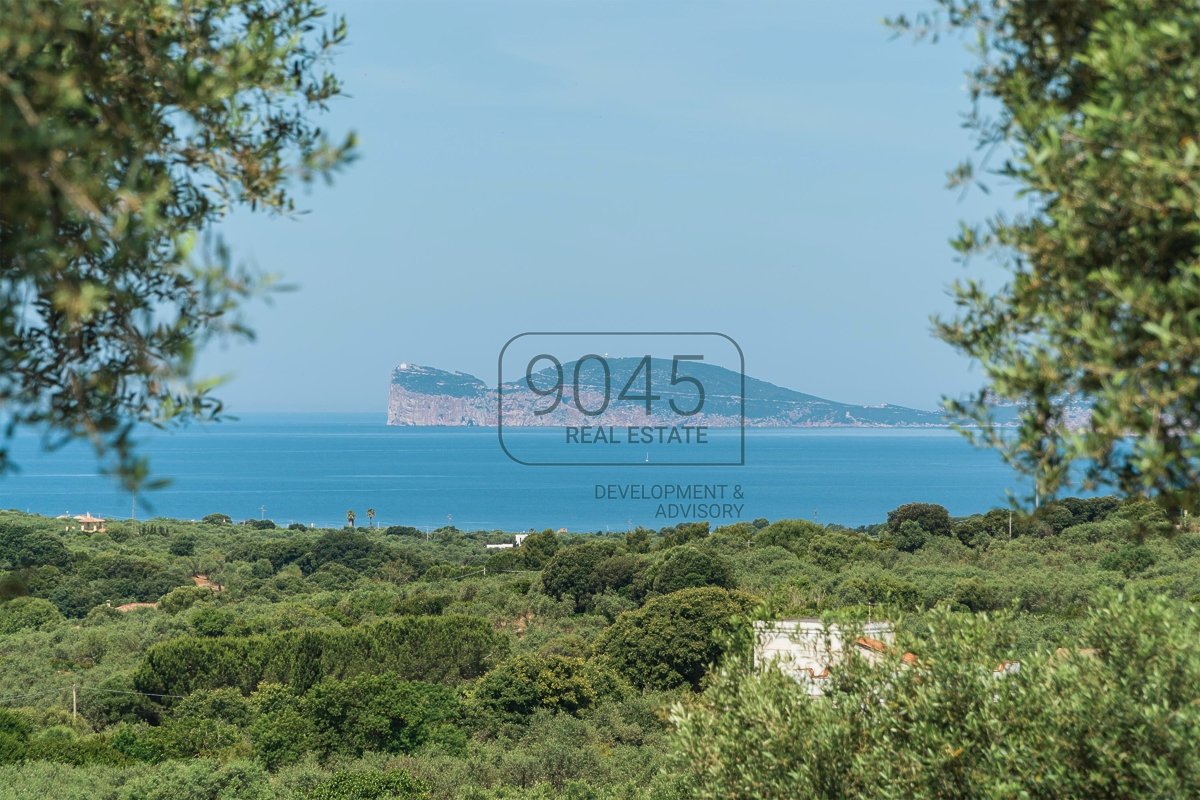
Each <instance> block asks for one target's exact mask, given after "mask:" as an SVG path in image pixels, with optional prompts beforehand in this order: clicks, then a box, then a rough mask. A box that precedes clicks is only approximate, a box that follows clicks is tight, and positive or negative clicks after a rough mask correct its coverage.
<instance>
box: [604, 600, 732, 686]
mask: <svg viewBox="0 0 1200 800" xmlns="http://www.w3.org/2000/svg"><path fill="white" fill-rule="evenodd" d="M753 604H754V601H753V599H752V598H751V597H750V596H749V595H745V594H741V593H739V592H729V591H726V590H725V589H719V588H716V587H704V588H699V589H684V590H683V591H679V592H674V593H672V594H666V595H660V596H658V597H655V598H652V599H651V600H650V601H649V602H648V603H646V605H644V606H643V607H641V608H639V609H637V610H635V611H627V612H625V613H623V614H621V615H620V616H619V617H617V621H616V622H614V623H613V624H612V626H611V627H609V628H608V629H607V630H606V631H604V633H603V634H601V635H600V638H599V639H598V640H597V641H596V646H595V652H596V658H597V660H598V661H599V662H600V663H602V664H604V665H606V666H609V667H611V668H613V669H614V670H615V671H616V672H617V673H618V674H620V675H622V676H623V677H624V678H625V679H626V680H628V681H629V682H630V683H632V684H633V685H634V686H636V687H638V688H641V689H674V688H676V687H678V686H691V687H692V688H693V689H695V688H698V687H699V685H700V679H701V678H703V677H704V675H705V674H706V673H707V672H708V669H709V667H710V666H711V665H712V664H713V663H714V662H715V661H716V660H717V659H718V658H719V657H720V656H721V654H722V653H723V652H724V644H723V641H722V639H723V637H724V636H727V635H728V634H730V633H732V631H733V630H734V628H735V623H734V622H733V619H734V617H736V616H738V615H741V614H744V613H746V612H747V611H748V610H749V609H750V608H751V607H752V606H753Z"/></svg>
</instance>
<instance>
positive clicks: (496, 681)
mask: <svg viewBox="0 0 1200 800" xmlns="http://www.w3.org/2000/svg"><path fill="white" fill-rule="evenodd" d="M623 692H624V682H623V681H622V680H621V679H620V678H618V677H617V675H616V674H615V673H613V672H612V671H611V670H608V669H606V668H604V667H603V666H600V665H597V664H594V663H589V662H587V661H584V660H583V659H579V658H567V657H564V656H557V655H546V656H534V655H519V656H516V657H515V658H512V659H510V660H508V661H506V662H504V663H503V664H500V665H499V666H497V667H496V668H495V669H493V670H492V671H491V672H489V673H488V674H487V675H484V676H483V677H482V678H481V679H480V680H478V681H477V682H476V683H475V684H474V685H473V687H472V689H471V699H472V702H473V704H474V705H475V706H476V707H477V708H479V709H480V710H482V711H483V712H484V714H486V715H488V716H490V717H493V718H495V719H497V720H499V721H501V722H521V721H524V720H526V719H527V718H528V717H530V716H531V715H532V714H533V713H534V711H536V710H537V709H539V708H544V709H548V710H550V711H561V712H565V713H568V714H579V713H581V712H584V711H586V710H588V709H590V708H592V707H593V706H595V705H596V704H597V703H598V702H600V701H601V700H606V699H612V698H614V697H620V696H621V695H622V694H623Z"/></svg>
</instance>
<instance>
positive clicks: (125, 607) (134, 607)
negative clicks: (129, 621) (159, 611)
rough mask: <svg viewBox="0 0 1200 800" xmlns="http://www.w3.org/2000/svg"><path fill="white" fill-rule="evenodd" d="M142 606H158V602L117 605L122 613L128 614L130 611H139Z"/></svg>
mask: <svg viewBox="0 0 1200 800" xmlns="http://www.w3.org/2000/svg"><path fill="white" fill-rule="evenodd" d="M142 608H158V603H126V604H125V605H122V606H117V611H120V612H121V613H122V614H128V613H129V612H130V611H137V610H139V609H142Z"/></svg>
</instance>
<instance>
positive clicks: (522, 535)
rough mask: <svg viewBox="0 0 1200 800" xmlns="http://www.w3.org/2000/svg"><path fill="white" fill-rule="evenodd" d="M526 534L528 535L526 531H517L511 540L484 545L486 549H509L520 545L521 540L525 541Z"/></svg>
mask: <svg viewBox="0 0 1200 800" xmlns="http://www.w3.org/2000/svg"><path fill="white" fill-rule="evenodd" d="M528 536H529V534H528V533H518V534H515V535H514V536H513V541H511V542H499V543H497V544H485V545H484V547H486V548H487V549H488V550H511V549H513V548H514V547H520V546H521V542H523V541H525V539H526V538H527V537H528Z"/></svg>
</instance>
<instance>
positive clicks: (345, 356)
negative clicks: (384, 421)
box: [200, 0, 1002, 414]
mask: <svg viewBox="0 0 1200 800" xmlns="http://www.w3.org/2000/svg"><path fill="white" fill-rule="evenodd" d="M330 7H331V9H332V10H334V11H335V12H336V13H342V14H345V15H346V17H347V18H348V22H349V28H350V36H349V41H348V43H347V45H346V47H345V48H344V49H343V50H342V51H341V52H340V53H339V54H338V56H337V60H336V64H335V71H336V72H337V73H338V74H339V76H340V77H341V78H342V80H343V82H344V84H345V88H346V91H347V93H348V95H349V96H348V97H344V98H339V99H337V100H335V101H334V103H333V105H332V108H331V112H330V113H329V114H328V115H327V116H326V118H325V119H324V121H323V125H324V127H326V128H327V129H328V130H330V131H331V132H332V133H333V134H334V135H335V136H340V135H341V134H343V133H344V132H345V131H347V130H350V129H353V130H354V131H356V132H357V134H358V136H359V139H360V142H361V148H360V158H359V160H358V161H357V162H356V163H355V164H353V165H352V166H351V167H350V168H349V169H348V170H347V171H345V172H344V173H342V174H341V175H340V176H339V177H338V178H337V179H336V180H335V182H334V184H333V185H332V186H324V185H321V184H318V185H317V186H315V187H314V188H313V189H312V190H311V191H304V192H303V193H302V194H301V195H300V205H301V206H302V207H303V208H304V209H305V213H304V214H302V215H299V216H296V217H294V218H272V217H268V216H264V215H261V214H249V213H238V214H236V215H235V216H234V217H232V218H230V219H229V220H228V221H227V222H226V223H225V224H223V226H222V231H221V232H222V234H223V235H224V236H225V237H226V239H227V240H228V241H229V243H230V244H231V246H232V247H233V250H234V253H235V255H236V256H237V257H239V258H240V259H242V260H244V261H246V262H248V263H249V264H251V265H252V266H254V267H255V268H257V269H259V270H262V271H264V272H270V273H278V274H279V275H280V276H281V277H282V278H283V279H284V281H285V282H287V283H289V284H293V285H295V286H296V287H297V288H296V290H295V291H292V292H289V293H287V294H283V295H279V296H277V297H276V298H275V300H274V301H273V302H272V303H271V304H270V305H265V304H261V303H257V304H255V305H253V306H251V307H250V308H249V309H248V317H249V321H250V322H251V324H252V326H253V327H254V328H255V330H256V331H257V339H256V341H255V342H253V343H252V344H231V345H223V346H214V347H211V348H210V349H209V350H208V351H207V352H206V354H205V356H204V358H203V359H202V360H201V363H200V374H202V375H212V374H222V375H231V380H230V382H229V383H227V384H226V385H225V386H224V387H222V389H221V391H220V393H219V394H220V396H221V397H222V399H224V400H225V401H226V403H227V406H228V408H229V410H230V411H231V412H232V413H234V414H236V413H237V412H239V411H245V412H250V411H330V412H342V411H378V412H380V413H383V411H384V410H385V407H386V397H387V384H388V379H389V375H390V372H391V369H392V368H393V367H394V366H395V365H397V364H399V363H401V362H407V363H415V364H423V365H428V366H434V367H439V368H443V369H449V370H461V371H464V372H470V373H473V374H475V375H477V376H479V377H481V378H483V379H484V380H488V381H491V380H494V375H495V371H496V357H497V354H498V352H499V350H500V348H501V347H502V346H503V345H504V343H505V342H506V341H508V340H509V339H510V338H511V337H512V336H514V335H515V334H518V333H521V332H523V331H530V330H717V331H721V332H723V333H726V334H728V335H730V336H732V337H733V338H735V339H736V340H737V341H738V342H739V343H740V345H741V347H742V350H743V351H744V353H745V361H746V371H747V373H748V374H749V375H752V376H754V377H758V378H762V379H764V380H768V381H771V382H773V383H776V384H779V385H782V386H786V387H789V388H793V389H797V390H800V391H803V392H808V393H811V394H816V395H820V396H823V397H826V398H829V399H833V400H838V401H843V402H852V403H862V404H874V403H881V402H891V403H898V404H901V405H908V406H913V407H919V408H934V407H936V406H937V404H938V403H939V398H940V397H941V396H943V395H958V394H961V393H962V392H965V391H968V390H971V389H974V388H976V387H977V386H978V385H979V384H980V382H981V377H980V374H979V372H978V370H977V369H972V368H971V366H970V364H969V363H968V362H967V361H966V360H965V359H964V358H963V357H962V356H960V355H959V354H957V353H956V352H955V351H953V350H952V349H951V348H950V347H949V346H948V345H946V344H944V343H942V342H940V341H938V340H937V339H935V338H934V337H933V336H932V334H931V330H930V327H931V326H930V322H929V317H930V315H931V314H933V313H937V312H948V311H951V310H952V308H953V304H952V302H951V300H950V299H949V296H948V293H947V287H948V285H949V284H950V283H951V281H953V280H954V279H955V278H957V277H960V276H963V275H964V269H965V271H966V272H967V273H969V274H971V275H974V276H977V277H978V276H986V277H987V278H988V280H989V281H992V282H994V281H998V280H1000V279H1001V277H1002V276H999V275H997V274H989V273H988V271H987V268H986V267H985V266H984V265H982V264H974V263H972V264H971V265H968V266H967V267H966V268H964V267H963V266H962V265H960V264H958V263H956V262H955V260H954V257H953V255H954V254H953V251H952V250H951V249H950V247H949V245H948V240H949V238H950V237H951V236H952V235H953V233H954V231H955V230H956V228H957V221H958V220H959V219H961V218H966V219H979V218H980V217H982V216H984V215H985V214H986V213H988V212H989V211H990V210H992V207H993V206H992V204H994V203H995V202H996V201H995V200H993V199H990V198H988V197H986V196H979V197H976V196H968V197H966V198H963V197H962V196H961V195H960V194H959V193H957V192H952V191H948V190H946V189H945V188H944V187H945V173H946V171H947V170H948V169H950V168H951V167H952V166H953V165H954V164H955V163H957V162H958V161H959V160H960V159H962V158H963V157H966V156H968V155H970V154H971V152H972V143H971V140H970V138H969V134H968V132H966V131H964V130H963V129H962V127H961V115H962V113H963V112H964V111H965V110H966V109H967V104H968V98H967V95H966V91H965V79H964V76H963V70H964V68H965V67H966V66H968V65H969V63H970V61H969V55H968V54H967V53H966V51H965V50H964V48H963V46H962V44H961V43H959V42H957V41H954V40H944V41H943V42H941V43H939V44H937V45H929V44H920V45H914V44H913V43H912V42H910V41H908V40H905V39H894V38H893V37H892V34H891V32H890V31H888V30H887V29H886V28H885V27H884V26H883V25H882V19H883V18H884V17H885V16H888V15H891V14H895V13H897V12H903V11H909V12H911V11H912V10H914V8H921V7H922V5H921V4H914V3H913V2H911V1H910V2H905V0H889V1H888V2H867V1H865V0H862V1H858V0H856V2H847V3H815V2H795V1H794V0H793V1H792V2H755V3H734V2H688V3H682V2H670V3H668V2H597V1H595V0H572V1H571V2H565V1H564V0H555V1H554V2H551V1H550V0H545V1H542V2H527V1H525V0H505V2H459V1H458V0H431V1H430V2H408V1H407V0H404V1H401V0H343V1H341V2H338V1H337V0H331V2H330ZM993 269H994V268H993ZM668 357H669V356H668ZM564 360H567V359H565V358H564Z"/></svg>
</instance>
